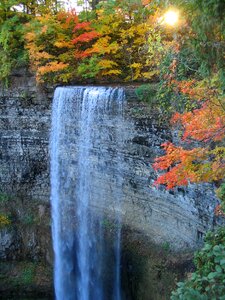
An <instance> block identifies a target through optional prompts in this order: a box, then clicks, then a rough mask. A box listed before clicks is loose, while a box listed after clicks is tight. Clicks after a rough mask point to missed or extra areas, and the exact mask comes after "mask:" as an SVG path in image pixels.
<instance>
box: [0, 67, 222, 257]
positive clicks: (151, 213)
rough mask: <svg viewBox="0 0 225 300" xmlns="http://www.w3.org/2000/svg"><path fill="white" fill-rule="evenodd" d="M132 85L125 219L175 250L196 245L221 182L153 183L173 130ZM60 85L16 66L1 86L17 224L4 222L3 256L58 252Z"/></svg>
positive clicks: (5, 202)
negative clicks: (54, 234)
mask: <svg viewBox="0 0 225 300" xmlns="http://www.w3.org/2000/svg"><path fill="white" fill-rule="evenodd" d="M125 90H126V94H127V102H128V103H127V106H126V109H125V119H126V120H127V124H128V125H127V128H123V129H122V130H128V131H129V135H128V139H127V141H126V149H125V153H123V160H124V162H126V163H124V166H126V167H125V169H124V185H123V194H124V197H123V207H122V213H123V224H124V227H125V228H128V229H129V230H128V231H129V232H132V233H133V235H134V236H136V238H139V237H147V238H148V239H149V240H151V241H153V242H154V243H156V244H165V243H166V244H168V245H169V246H170V247H171V248H172V249H175V250H180V249H184V248H195V247H197V246H198V245H199V243H201V242H202V236H203V234H204V233H205V232H206V231H207V230H208V229H211V228H212V227H213V226H214V221H215V220H214V219H213V210H214V207H215V205H216V201H217V200H216V199H215V198H214V194H213V190H212V188H211V187H210V186H209V185H203V186H199V187H197V186H191V187H190V188H188V189H186V188H185V189H184V188H179V189H177V190H176V191H171V192H168V191H165V190H163V189H159V190H158V189H156V188H154V187H153V186H152V183H153V181H154V178H155V177H156V174H155V172H154V171H153V169H152V168H151V162H152V161H153V159H154V157H155V156H156V155H159V154H160V153H161V150H160V144H161V143H162V142H163V141H165V140H168V139H171V138H172V136H171V133H170V132H169V130H168V129H167V128H166V126H163V125H160V123H159V121H158V120H157V117H156V116H155V117H154V116H151V115H149V114H146V107H145V105H144V104H140V103H138V100H137V99H136V96H135V93H134V88H131V87H125ZM52 92H53V91H52V90H51V89H47V88H43V87H39V88H38V87H36V85H35V80H34V78H33V77H32V76H31V75H29V74H25V73H24V72H22V73H17V74H14V76H13V77H12V84H11V86H10V88H9V89H7V90H4V89H3V88H2V89H1V94H0V124H1V126H0V128H1V129H0V159H1V171H0V192H1V195H0V196H1V197H0V199H2V200H1V204H0V205H1V210H2V212H3V214H8V215H10V220H11V226H10V227H4V228H2V229H1V230H0V234H1V242H0V257H1V258H4V259H7V258H14V259H15V258H18V257H21V256H23V255H24V253H26V255H28V256H30V257H32V258H34V257H43V258H45V260H46V259H47V260H49V261H50V260H51V250H49V249H50V248H51V246H50V240H51V239H50V227H49V225H50V224H49V223H50V217H49V207H50V203H49V191H50V189H49V151H48V146H49V132H50V124H51V100H52V96H53V94H52ZM107 147H110V145H106V148H107ZM112 182H113V178H112ZM98 184H99V185H100V186H104V176H102V177H101V176H100V177H99V178H98ZM108 188H110V187H108ZM108 201H109V205H108V207H106V208H103V209H106V210H108V214H109V218H110V219H113V213H114V212H113V211H114V209H115V208H113V207H111V206H110V196H109V199H108ZM21 226H22V227H21ZM19 228H26V230H28V232H29V233H26V230H25V229H24V231H20V229H19ZM44 241H47V242H46V243H45V242H44ZM15 249H17V251H15ZM21 249H23V250H21ZM22 252H23V254H22Z"/></svg>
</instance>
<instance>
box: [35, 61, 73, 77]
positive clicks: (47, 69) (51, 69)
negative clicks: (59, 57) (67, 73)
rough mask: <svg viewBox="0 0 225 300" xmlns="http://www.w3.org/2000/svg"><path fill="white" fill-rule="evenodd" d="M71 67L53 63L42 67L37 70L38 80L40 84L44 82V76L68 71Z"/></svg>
mask: <svg viewBox="0 0 225 300" xmlns="http://www.w3.org/2000/svg"><path fill="white" fill-rule="evenodd" d="M68 66H69V65H68V64H64V63H62V62H57V61H51V62H49V63H47V64H46V65H45V66H41V67H39V68H38V70H37V78H38V81H39V82H42V78H43V76H44V75H46V74H48V73H56V72H59V71H62V70H64V69H66V68H67V67H68Z"/></svg>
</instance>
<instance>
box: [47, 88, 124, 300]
mask: <svg viewBox="0 0 225 300" xmlns="http://www.w3.org/2000/svg"><path fill="white" fill-rule="evenodd" d="M123 103H124V92H123V89H122V88H105V87H60V88H57V89H56V91H55V95H54V102H53V112H52V133H51V203H52V220H53V225H52V234H53V247H54V253H55V269H54V283H55V294H56V299H57V300H110V299H112V300H121V299H122V296H121V284H120V236H121V207H122V206H121V201H122V200H121V199H122V197H123V193H122V185H123V168H122V163H121V162H122V153H123V145H124V137H123V130H122V127H123ZM100 178H101V181H100ZM102 178H104V182H105V184H104V186H102ZM100 182H101V185H100ZM109 195H110V200H109V199H107V198H108V197H109ZM109 201H110V203H109ZM109 206H110V211H114V215H113V217H112V216H110V217H109V215H108V213H107V210H108V208H109ZM108 232H110V233H111V236H110V237H109V236H108ZM112 237H113V240H112Z"/></svg>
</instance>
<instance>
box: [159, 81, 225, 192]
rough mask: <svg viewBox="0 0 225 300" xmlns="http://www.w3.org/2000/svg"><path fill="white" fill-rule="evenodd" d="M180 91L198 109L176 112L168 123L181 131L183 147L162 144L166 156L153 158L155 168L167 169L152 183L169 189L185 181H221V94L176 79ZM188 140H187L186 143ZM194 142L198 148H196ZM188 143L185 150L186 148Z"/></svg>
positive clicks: (224, 130)
mask: <svg viewBox="0 0 225 300" xmlns="http://www.w3.org/2000/svg"><path fill="white" fill-rule="evenodd" d="M173 82H174V83H176V86H175V88H177V89H178V91H179V92H180V93H184V94H187V95H188V96H189V97H191V98H192V99H194V100H197V101H198V102H197V103H198V105H199V108H197V109H194V110H192V111H189V112H184V113H175V114H174V116H173V117H172V119H171V124H172V125H173V126H174V125H177V126H178V128H179V130H182V141H183V142H185V143H183V144H182V146H179V147H178V146H175V145H173V144H172V143H165V144H163V145H162V146H163V148H164V150H165V155H163V156H162V157H159V158H157V159H156V160H155V164H154V168H155V170H163V171H166V173H165V174H162V175H160V176H159V178H158V179H157V180H156V182H155V184H164V185H166V186H167V188H168V189H170V188H174V187H175V186H178V185H187V183H188V182H196V183H197V182H213V181H220V180H221V179H223V178H224V174H225V147H224V144H223V141H224V138H225V108H224V99H223V98H222V96H221V95H222V93H220V91H219V90H218V89H217V90H216V89H215V88H214V87H213V88H211V87H210V85H209V86H208V85H206V83H204V82H199V83H197V82H195V81H187V82H184V81H183V82H175V81H173ZM187 142H188V143H187ZM193 142H195V144H193ZM196 142H197V143H198V145H199V147H196V148H195V146H194V145H196ZM187 146H188V149H186V148H187Z"/></svg>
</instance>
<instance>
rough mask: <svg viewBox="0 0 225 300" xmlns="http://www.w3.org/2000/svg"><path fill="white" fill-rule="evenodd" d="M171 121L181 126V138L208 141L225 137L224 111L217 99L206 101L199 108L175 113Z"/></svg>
mask: <svg viewBox="0 0 225 300" xmlns="http://www.w3.org/2000/svg"><path fill="white" fill-rule="evenodd" d="M172 123H173V124H176V123H180V124H182V127H183V130H184V131H183V137H182V139H183V140H188V139H191V140H193V139H194V140H197V141H203V142H208V141H209V140H211V139H213V140H214V141H221V140H222V139H223V138H224V137H225V112H224V111H223V110H222V108H221V107H220V105H219V103H218V101H215V102H214V101H209V100H208V101H206V102H205V103H203V104H202V106H201V107H200V108H199V109H195V110H193V111H192V112H187V113H183V114H179V113H176V114H175V115H174V116H173V118H172Z"/></svg>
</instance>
